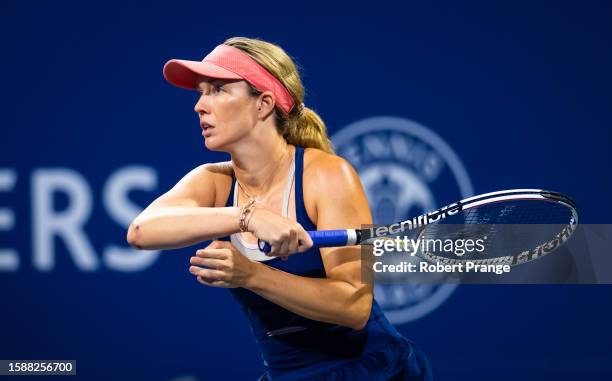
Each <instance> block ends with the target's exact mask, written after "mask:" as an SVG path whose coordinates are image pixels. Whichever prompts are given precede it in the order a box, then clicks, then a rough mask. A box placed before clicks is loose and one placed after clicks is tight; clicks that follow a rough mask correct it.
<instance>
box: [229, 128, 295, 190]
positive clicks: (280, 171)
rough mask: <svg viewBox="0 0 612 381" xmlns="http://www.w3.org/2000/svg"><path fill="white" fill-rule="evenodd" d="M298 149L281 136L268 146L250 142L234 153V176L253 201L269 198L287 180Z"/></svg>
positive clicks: (272, 140) (265, 143) (232, 153)
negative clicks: (279, 183)
mask: <svg viewBox="0 0 612 381" xmlns="http://www.w3.org/2000/svg"><path fill="white" fill-rule="evenodd" d="M294 148H295V147H293V146H291V145H289V144H287V142H286V141H285V139H283V138H282V137H280V136H278V135H277V136H276V138H275V139H270V140H268V141H267V142H264V141H260V142H250V143H249V144H245V145H243V146H241V147H239V148H237V149H235V150H234V151H233V152H231V156H232V166H233V168H234V174H235V175H236V179H237V180H238V182H239V184H240V185H241V186H242V187H243V188H244V189H243V190H245V191H246V192H247V193H248V194H249V195H250V196H252V197H257V196H263V195H265V194H266V193H267V192H268V191H269V190H270V189H271V188H272V187H273V186H274V185H275V184H277V183H278V181H279V180H280V179H282V178H284V177H285V175H286V173H287V171H288V165H290V163H291V160H288V158H290V157H291V154H293V152H294Z"/></svg>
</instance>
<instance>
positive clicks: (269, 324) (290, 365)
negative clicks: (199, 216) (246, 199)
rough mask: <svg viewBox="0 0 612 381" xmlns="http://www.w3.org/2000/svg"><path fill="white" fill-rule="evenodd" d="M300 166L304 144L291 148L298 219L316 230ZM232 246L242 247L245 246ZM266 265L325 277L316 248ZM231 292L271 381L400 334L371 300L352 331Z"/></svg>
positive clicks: (350, 356)
mask: <svg viewBox="0 0 612 381" xmlns="http://www.w3.org/2000/svg"><path fill="white" fill-rule="evenodd" d="M303 169H304V148H302V147H296V150H295V157H294V171H295V180H294V181H295V211H296V217H297V222H298V223H300V224H301V225H302V227H304V229H305V230H316V226H315V225H314V223H313V222H312V221H311V220H310V218H309V217H308V213H307V212H306V207H305V205H304V198H303V192H302V174H303ZM290 180H291V179H289V180H288V183H289V182H290ZM290 188H291V187H290V186H289V189H290ZM230 189H231V190H230V194H229V197H228V200H227V203H226V206H234V202H235V201H236V200H235V199H234V194H235V192H236V189H237V188H236V179H235V178H233V179H232V187H231V188H230ZM286 197H287V196H285V198H286ZM285 210H286V207H285ZM285 213H286V212H285ZM222 240H226V241H227V240H230V237H224V238H222ZM232 241H234V239H232ZM237 248H238V249H239V250H241V251H243V250H245V248H244V247H237ZM251 257H252V255H251ZM265 264H266V265H268V266H271V267H274V268H277V269H279V270H282V271H285V272H288V273H292V274H296V275H300V276H304V277H311V278H325V277H326V274H325V268H324V266H323V261H322V259H321V253H320V252H319V249H316V248H311V249H310V250H308V251H306V252H304V253H300V254H295V255H291V256H289V258H288V260H287V261H283V260H281V259H280V258H274V259H271V260H267V261H266V262H265ZM230 292H231V294H232V296H233V297H234V298H235V299H236V301H237V302H238V303H239V304H240V305H241V307H242V310H243V312H244V314H245V315H246V317H247V319H248V320H249V322H250V324H251V330H252V332H253V334H254V336H255V340H256V341H257V344H258V345H259V348H260V350H261V355H262V358H263V364H264V366H265V368H266V370H267V372H268V374H269V375H270V378H271V379H272V380H280V381H283V380H297V379H301V378H306V377H310V376H314V375H317V374H321V373H325V372H327V371H330V370H332V369H334V368H338V367H341V366H342V365H344V364H349V363H350V362H353V361H355V360H358V359H359V358H361V357H362V356H363V355H365V354H366V353H369V352H371V351H374V350H376V349H379V348H381V347H383V346H385V345H388V344H389V343H390V342H391V341H394V340H395V341H399V340H402V338H403V337H402V336H401V334H400V333H399V332H397V331H396V330H395V328H394V327H393V326H392V325H391V324H390V323H389V321H388V320H387V318H386V317H385V316H384V314H383V312H382V310H381V308H380V306H379V305H378V303H376V300H373V301H372V310H371V313H370V318H369V320H368V323H367V325H366V326H365V328H364V329H362V330H359V331H357V330H354V329H351V328H349V327H344V326H340V325H334V324H329V323H324V322H320V321H315V320H311V319H307V318H305V317H303V316H300V315H297V314H295V313H293V312H291V311H288V310H286V309H285V308H283V307H281V306H279V305H277V304H275V303H272V302H270V301H268V300H267V299H265V298H263V297H261V296H259V295H257V294H255V293H254V292H252V291H250V290H247V289H245V288H233V289H230Z"/></svg>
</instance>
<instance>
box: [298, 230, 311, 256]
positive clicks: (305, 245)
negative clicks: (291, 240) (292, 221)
mask: <svg viewBox="0 0 612 381" xmlns="http://www.w3.org/2000/svg"><path fill="white" fill-rule="evenodd" d="M298 241H299V248H298V251H299V252H300V253H303V252H304V251H306V250H308V249H310V248H311V247H312V245H313V242H312V237H310V234H308V233H307V232H306V230H304V229H303V228H302V229H300V232H299V233H298Z"/></svg>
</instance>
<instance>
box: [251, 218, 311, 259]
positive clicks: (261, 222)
mask: <svg viewBox="0 0 612 381" xmlns="http://www.w3.org/2000/svg"><path fill="white" fill-rule="evenodd" d="M252 213H253V214H252V215H251V219H250V221H249V231H250V232H251V233H253V234H254V235H255V236H256V237H257V238H259V239H260V240H262V241H266V242H268V243H269V244H270V246H271V247H272V250H271V251H270V252H269V253H267V254H266V255H268V256H276V257H286V256H287V255H290V254H295V253H302V252H304V251H306V250H308V249H309V248H311V247H312V239H311V238H310V235H308V233H306V230H304V228H303V227H302V225H300V224H299V223H297V222H296V221H291V220H289V219H287V218H285V217H282V216H279V215H277V214H274V213H272V212H270V211H269V210H267V209H264V208H262V207H257V208H255V209H254V210H253V212H252Z"/></svg>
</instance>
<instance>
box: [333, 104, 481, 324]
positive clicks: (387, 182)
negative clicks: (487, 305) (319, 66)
mask: <svg viewBox="0 0 612 381" xmlns="http://www.w3.org/2000/svg"><path fill="white" fill-rule="evenodd" d="M332 141H333V143H334V145H335V147H336V151H337V153H338V154H339V155H340V156H342V157H344V158H345V159H346V160H348V161H349V162H350V163H351V164H352V165H353V166H354V167H355V169H356V170H357V172H358V173H359V176H360V178H361V181H362V183H363V186H364V188H365V191H366V195H367V197H368V201H369V203H370V209H371V210H372V215H373V217H374V223H375V224H391V223H395V222H398V221H403V220H406V219H409V218H413V217H415V216H419V215H422V214H424V213H426V212H430V211H433V210H435V209H436V208H438V207H440V206H442V205H445V204H447V203H448V202H450V201H454V200H457V199H463V198H466V197H469V196H472V195H473V193H474V192H473V188H472V183H471V181H470V179H469V177H468V174H467V172H466V170H465V168H464V167H463V164H462V163H461V161H460V160H459V158H458V157H457V155H456V154H455V153H454V151H453V150H452V149H451V148H450V147H449V145H448V144H447V143H446V142H445V141H444V140H442V138H440V137H439V136H438V135H436V134H435V133H434V132H433V131H431V130H430V129H428V128H426V127H424V126H422V125H420V124H418V123H415V122H413V121H410V120H408V119H403V118H397V117H389V116H385V117H373V118H368V119H363V120H360V121H358V122H355V123H352V124H350V125H348V126H346V127H344V128H342V129H341V130H340V131H338V132H337V133H336V134H334V136H332ZM413 260H414V261H415V263H417V262H418V261H419V259H418V258H413ZM441 276H444V275H441ZM442 280H443V279H441V282H440V284H442V283H443V282H442ZM455 288H456V285H454V284H445V285H432V284H423V285H414V284H377V285H376V286H375V290H374V295H375V297H376V300H377V301H378V303H379V304H380V305H381V307H382V308H383V310H384V311H385V314H386V315H387V317H388V318H389V320H391V322H393V323H395V324H402V323H407V322H409V321H412V320H415V319H418V318H420V317H422V316H425V315H427V314H428V313H430V312H431V311H433V310H434V309H436V308H437V307H438V306H440V305H441V304H442V303H443V302H444V301H445V300H446V299H447V298H448V297H449V296H450V294H452V292H453V291H454V289H455Z"/></svg>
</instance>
